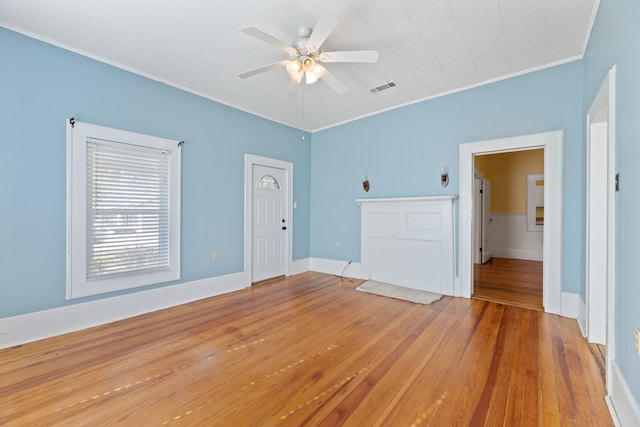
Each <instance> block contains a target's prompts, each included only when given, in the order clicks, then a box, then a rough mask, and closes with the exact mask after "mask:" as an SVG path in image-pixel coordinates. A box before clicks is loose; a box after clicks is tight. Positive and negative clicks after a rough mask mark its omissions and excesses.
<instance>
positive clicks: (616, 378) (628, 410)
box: [606, 360, 640, 427]
mask: <svg viewBox="0 0 640 427" xmlns="http://www.w3.org/2000/svg"><path fill="white" fill-rule="evenodd" d="M609 366H610V367H611V369H609V370H607V379H609V384H608V385H609V390H608V392H609V394H608V395H607V397H606V401H607V405H608V406H609V412H610V413H611V418H613V422H614V423H615V425H616V426H620V427H627V426H629V427H631V426H640V408H639V407H638V403H637V402H636V401H635V400H634V399H633V396H632V395H631V391H630V390H629V387H628V386H627V383H626V382H625V380H624V376H623V375H622V373H621V372H620V368H619V367H618V364H617V363H616V361H615V360H613V361H611V363H610V365H609Z"/></svg>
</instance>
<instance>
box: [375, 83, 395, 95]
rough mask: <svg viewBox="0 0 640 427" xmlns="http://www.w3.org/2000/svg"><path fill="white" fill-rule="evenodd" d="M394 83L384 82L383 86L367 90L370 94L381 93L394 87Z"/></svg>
mask: <svg viewBox="0 0 640 427" xmlns="http://www.w3.org/2000/svg"><path fill="white" fill-rule="evenodd" d="M396 86H397V85H396V82H386V83H385V84H383V85H380V86H376V87H374V88H371V89H369V91H371V93H376V92H380V91H383V90H385V89H391V88H392V87H396Z"/></svg>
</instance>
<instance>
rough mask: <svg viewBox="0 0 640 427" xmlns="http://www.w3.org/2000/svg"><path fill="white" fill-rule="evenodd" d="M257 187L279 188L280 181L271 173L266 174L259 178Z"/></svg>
mask: <svg viewBox="0 0 640 427" xmlns="http://www.w3.org/2000/svg"><path fill="white" fill-rule="evenodd" d="M256 188H258V189H259V190H279V189H280V183H279V182H278V180H277V179H275V178H274V177H272V176H271V175H264V176H262V177H261V178H260V179H259V180H258V184H256Z"/></svg>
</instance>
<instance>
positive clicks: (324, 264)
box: [309, 258, 368, 280]
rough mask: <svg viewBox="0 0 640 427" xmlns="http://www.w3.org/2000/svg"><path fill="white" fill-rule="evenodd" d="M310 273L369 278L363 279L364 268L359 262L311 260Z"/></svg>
mask: <svg viewBox="0 0 640 427" xmlns="http://www.w3.org/2000/svg"><path fill="white" fill-rule="evenodd" d="M309 271H315V272H318V273H325V274H333V275H334V276H340V277H350V278H352V279H362V280H366V279H368V277H362V266H361V264H360V263H359V262H351V261H341V260H337V259H325V258H309Z"/></svg>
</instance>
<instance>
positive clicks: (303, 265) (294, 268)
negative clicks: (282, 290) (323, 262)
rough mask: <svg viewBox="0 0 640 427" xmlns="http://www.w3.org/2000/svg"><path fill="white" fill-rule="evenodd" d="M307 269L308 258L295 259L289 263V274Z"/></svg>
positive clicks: (303, 271)
mask: <svg viewBox="0 0 640 427" xmlns="http://www.w3.org/2000/svg"><path fill="white" fill-rule="evenodd" d="M307 271H309V258H304V259H297V260H295V261H293V264H291V274H292V275H296V274H300V273H305V272H307Z"/></svg>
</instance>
